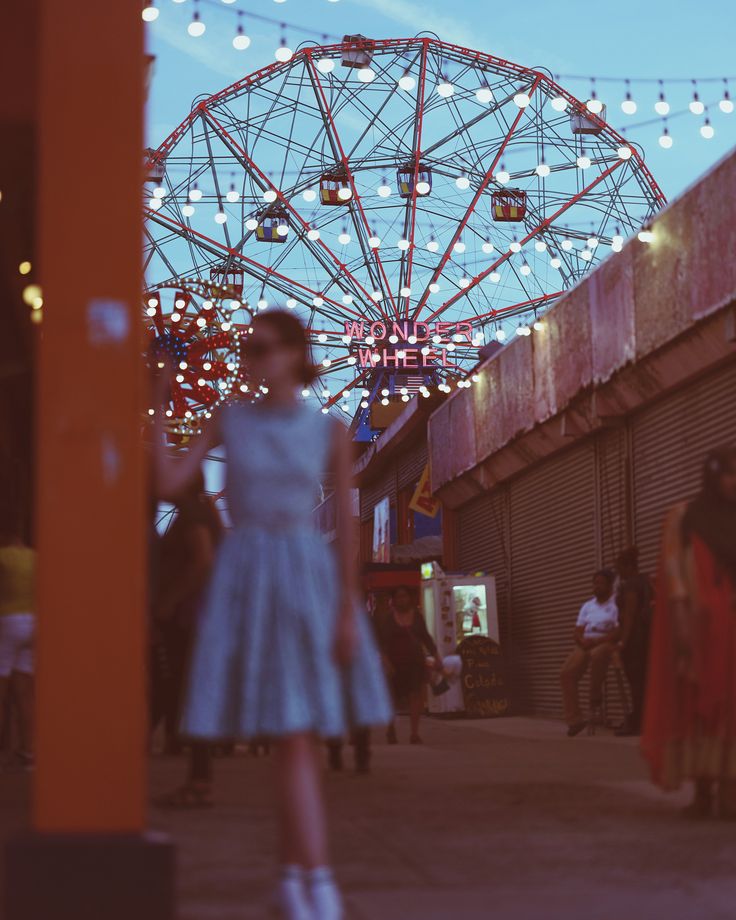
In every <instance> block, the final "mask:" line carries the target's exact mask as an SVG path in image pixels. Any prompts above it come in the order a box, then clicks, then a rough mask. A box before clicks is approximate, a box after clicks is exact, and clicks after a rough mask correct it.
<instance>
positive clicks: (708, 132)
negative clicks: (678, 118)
mask: <svg viewBox="0 0 736 920" xmlns="http://www.w3.org/2000/svg"><path fill="white" fill-rule="evenodd" d="M715 133H716V132H715V130H714V128H713V125H712V124H711V123H710V122H709V121H708V119H706V120H705V124H704V125H702V126H701V128H700V134H701V137H704V138H705V139H706V140H707V141H709V140H710V139H711V138H712V137H713V135H714V134H715Z"/></svg>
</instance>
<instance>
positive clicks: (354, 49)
mask: <svg viewBox="0 0 736 920" xmlns="http://www.w3.org/2000/svg"><path fill="white" fill-rule="evenodd" d="M342 41H343V45H347V47H346V48H343V52H342V66H343V67H353V68H357V69H359V70H362V69H363V68H364V67H369V66H370V63H371V61H372V60H373V52H374V50H375V47H376V43H375V42H374V41H373V39H371V38H366V37H365V35H343V39H342Z"/></svg>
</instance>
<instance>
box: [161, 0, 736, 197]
mask: <svg viewBox="0 0 736 920" xmlns="http://www.w3.org/2000/svg"><path fill="white" fill-rule="evenodd" d="M156 5H157V6H158V7H159V9H160V15H159V17H158V19H157V20H156V21H155V22H154V23H152V24H150V25H149V26H148V27H147V28H148V36H149V47H150V50H151V51H152V52H153V53H154V54H155V55H156V65H155V72H154V79H153V85H152V91H151V96H150V100H149V110H148V138H149V143H150V144H151V146H157V145H158V144H159V143H160V142H161V141H162V140H163V139H164V138H165V137H166V135H167V134H168V133H169V132H170V131H171V130H172V129H173V128H174V127H175V126H176V125H177V124H178V123H179V122H180V121H181V120H182V119H183V118H184V117H185V115H186V113H187V112H188V111H189V109H190V107H191V104H192V101H193V100H194V99H195V98H196V97H198V96H201V95H203V94H204V95H209V94H211V93H213V92H216V91H218V90H220V89H222V88H223V87H225V86H227V85H229V84H230V83H232V82H234V81H235V80H236V79H238V77H240V76H242V75H244V74H246V73H249V72H251V71H253V70H256V69H258V68H259V67H262V66H264V65H265V64H268V63H270V62H271V61H272V60H273V52H274V49H275V48H276V47H277V46H278V44H279V38H280V30H279V27H278V25H277V24H276V23H274V24H270V23H266V22H262V21H258V20H255V19H250V18H249V15H248V14H249V13H253V14H256V15H260V16H266V17H271V18H273V19H274V20H284V21H286V22H288V23H294V24H296V25H301V26H304V27H307V28H312V29H314V30H315V31H316V32H318V33H320V32H324V33H327V34H329V35H330V36H333V35H342V34H344V33H352V32H362V33H363V34H365V35H369V36H371V37H376V38H399V37H407V36H410V35H414V34H416V33H418V32H420V31H430V32H435V33H437V34H438V35H439V37H440V38H442V39H443V40H446V41H451V42H455V43H458V44H463V45H465V46H467V47H470V48H477V49H480V50H483V51H488V52H490V53H492V54H494V55H498V56H499V57H504V58H506V59H508V60H511V61H514V62H516V63H519V64H523V65H528V66H530V67H535V66H541V67H545V68H547V69H549V70H550V71H552V72H553V73H555V74H558V73H559V74H585V75H596V76H598V77H606V76H616V77H619V76H620V77H621V78H624V77H629V78H632V79H633V78H636V77H647V78H654V79H660V78H668V77H669V78H679V79H681V80H685V81H687V80H689V79H691V78H693V77H717V78H721V77H724V76H733V75H736V63H734V55H733V45H734V40H736V3H734V2H733V0H701V2H698V3H695V2H693V0H686V2H679V3H673V2H672V0H646V2H642V0H617V2H616V3H613V2H609V3H606V4H601V3H598V4H596V3H593V2H587V0H557V2H554V3H552V2H547V0H527V2H525V3H523V4H519V3H512V2H506V3H493V4H490V3H486V2H481V0H452V2H444V0H443V2H440V0H424V2H419V0H338V2H329V0H286V2H283V3H275V2H273V0H235V3H232V4H227V5H226V4H225V3H223V2H218V0H200V2H199V4H198V5H199V10H200V16H201V19H202V21H203V22H205V24H206V26H207V31H206V32H205V34H204V35H203V36H202V37H200V38H192V37H190V36H189V35H188V34H187V31H186V29H187V25H188V23H189V22H190V20H191V17H192V13H193V10H194V8H195V7H194V0H184V2H178V3H177V2H174V0H156ZM237 10H242V11H243V13H244V17H243V21H244V26H245V30H246V32H247V34H248V35H249V36H250V37H251V39H252V44H251V46H250V48H248V49H247V50H246V51H236V50H235V49H233V48H232V45H231V40H232V36H233V35H234V33H235V29H236V25H237V21H238V16H237V13H236V11H237ZM286 38H287V41H288V44H289V46H290V47H292V48H296V47H297V46H298V45H299V43H300V42H302V41H304V40H306V39H309V38H313V39H315V40H318V39H319V36H318V35H315V36H308V35H305V34H303V33H300V32H296V31H294V30H293V29H292V30H289V29H287V31H286ZM560 82H561V83H562V84H563V85H564V86H565V87H566V88H568V89H569V90H570V91H571V92H573V93H574V94H575V95H577V96H578V97H581V98H587V97H588V96H589V94H590V81H589V80H587V79H583V80H580V79H567V78H564V77H562V78H561V79H560ZM597 89H598V96H599V97H600V98H601V99H602V100H603V101H605V102H607V103H609V112H608V121H609V122H610V123H611V124H612V125H613V127H615V128H617V129H619V130H620V129H623V128H629V127H630V126H634V125H637V124H639V123H640V122H642V121H647V120H650V119H655V120H656V122H655V123H654V124H652V125H651V126H648V127H642V128H634V127H630V130H628V131H626V132H625V133H626V134H627V136H628V137H629V138H630V139H631V140H633V141H636V142H638V143H640V144H642V145H643V146H644V149H645V151H646V158H647V162H648V164H649V166H650V168H651V170H652V172H653V173H654V175H655V177H656V178H657V180H658V181H659V183H660V185H661V186H662V188H663V190H664V191H665V194H666V195H667V196H668V197H670V198H671V197H673V196H675V195H677V194H678V193H679V192H681V191H682V190H683V189H684V188H685V187H687V186H688V185H689V184H690V183H691V182H693V181H694V180H695V179H696V178H697V177H698V176H699V175H701V174H702V173H703V172H704V171H705V170H706V169H708V167H709V166H711V165H712V164H713V163H714V162H716V161H717V160H718V159H719V158H720V157H721V156H723V155H724V154H725V153H726V152H728V151H729V150H730V149H731V148H732V147H733V146H734V144H735V143H736V112H734V113H733V114H731V115H727V114H724V113H722V112H721V111H720V110H719V108H718V105H717V103H718V100H719V99H720V98H721V96H722V90H723V84H722V83H721V82H718V83H710V84H708V83H704V84H702V85H701V86H699V87H698V89H699V92H700V98H701V99H702V100H703V102H705V103H706V104H709V103H710V104H711V105H710V107H709V111H708V114H709V116H710V118H711V121H712V124H713V127H714V129H715V136H714V137H713V139H711V140H704V139H703V138H702V137H701V136H700V133H699V128H700V126H701V125H702V123H703V116H700V117H697V116H695V115H692V114H690V113H689V112H687V114H683V115H677V114H676V113H677V112H679V111H680V110H683V109H685V110H686V109H687V105H688V102H689V101H690V99H691V98H692V92H693V88H692V86H691V85H690V84H689V83H688V82H684V83H666V84H665V91H666V93H667V98H668V100H669V101H670V103H671V105H672V113H671V116H670V120H669V130H670V134H671V135H672V137H673V139H674V146H673V147H672V148H671V149H670V150H668V151H665V150H662V149H661V148H660V147H659V145H658V142H657V139H658V137H659V135H660V133H661V128H662V123H661V119H657V116H656V115H655V113H654V111H653V108H652V107H653V104H654V102H655V101H656V99H657V94H658V91H659V88H658V86H657V85H656V84H643V83H637V82H635V80H634V81H633V82H632V86H631V90H632V96H633V97H634V99H635V100H636V101H637V103H638V105H639V108H638V111H637V113H636V114H635V115H633V116H627V115H624V114H623V113H622V112H621V109H620V102H621V100H622V99H623V98H624V94H625V85H624V84H623V82H619V83H608V82H599V84H598V87H597ZM731 92H732V94H733V95H735V96H736V80H734V81H733V83H732V85H731Z"/></svg>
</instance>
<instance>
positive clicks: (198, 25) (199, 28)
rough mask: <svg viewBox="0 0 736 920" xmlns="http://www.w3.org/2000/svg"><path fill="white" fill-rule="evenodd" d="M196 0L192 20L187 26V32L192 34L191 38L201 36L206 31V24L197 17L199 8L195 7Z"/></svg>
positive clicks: (195, 4)
mask: <svg viewBox="0 0 736 920" xmlns="http://www.w3.org/2000/svg"><path fill="white" fill-rule="evenodd" d="M197 2H198V0H194V13H193V14H192V21H191V22H190V23H189V25H188V26H187V32H188V33H189V34H190V35H191V36H192V38H201V36H202V35H204V33H205V32H206V31H207V26H206V25H205V24H204V23H203V22H202V21H201V20H200V18H199V9H198V8H197Z"/></svg>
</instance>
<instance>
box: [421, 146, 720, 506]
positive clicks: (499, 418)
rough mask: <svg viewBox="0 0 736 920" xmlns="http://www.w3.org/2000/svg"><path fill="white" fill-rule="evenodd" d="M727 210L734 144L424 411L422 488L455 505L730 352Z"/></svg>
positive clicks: (664, 390)
mask: <svg viewBox="0 0 736 920" xmlns="http://www.w3.org/2000/svg"><path fill="white" fill-rule="evenodd" d="M735 216H736V152H734V153H732V154H731V155H729V156H728V157H726V158H725V159H724V160H723V161H721V162H720V163H719V164H717V165H716V166H715V167H714V168H713V169H712V170H711V171H710V172H709V173H708V174H707V175H706V176H705V177H704V178H703V179H702V180H701V181H700V182H698V183H697V184H696V185H695V186H693V187H692V188H691V189H689V190H688V191H687V192H686V193H685V194H684V195H683V196H682V197H680V198H679V199H677V200H676V201H675V202H673V203H672V204H671V205H670V206H669V207H668V208H666V209H665V210H664V211H663V212H662V213H661V214H660V215H658V217H657V219H656V221H655V222H654V226H653V230H654V234H655V238H654V242H653V243H649V244H647V243H642V242H640V241H639V240H638V239H633V240H631V241H629V242H628V243H627V244H626V246H625V247H624V249H623V251H622V252H620V253H614V254H612V255H611V256H610V257H609V258H608V259H607V260H606V261H605V262H603V263H602V264H601V265H600V266H599V267H598V268H597V269H596V270H595V271H594V272H592V273H591V275H590V276H589V277H588V278H586V279H585V280H584V281H583V282H581V283H580V284H579V285H578V286H577V287H575V288H574V289H573V290H571V291H569V292H568V293H567V294H566V295H565V296H564V297H562V298H561V299H560V300H559V301H558V303H557V304H555V306H554V307H553V308H552V309H551V310H550V311H549V312H548V313H547V314H546V316H545V320H544V328H543V329H542V330H540V331H538V332H533V333H532V335H531V336H529V337H525V338H517V339H515V340H514V341H513V342H511V343H510V344H509V345H507V346H506V347H505V348H504V349H503V350H502V351H501V352H499V353H498V354H496V355H495V356H494V357H492V358H491V359H490V360H489V361H488V362H486V364H485V365H483V366H482V367H481V368H480V369H479V371H478V377H479V380H478V382H477V383H475V384H474V385H473V387H471V388H469V389H465V390H458V391H457V392H456V393H455V394H453V396H452V397H451V398H450V399H448V400H446V401H445V402H444V403H443V404H442V405H441V406H440V407H439V408H438V409H437V410H436V411H435V412H434V414H433V415H432V416H431V418H430V421H429V447H430V457H431V469H432V488H433V491H435V492H437V493H438V494H439V495H440V497H442V498H443V500H444V501H446V502H447V503H448V504H449V505H451V506H457V505H459V504H462V503H463V502H464V501H466V500H467V499H469V498H471V497H472V495H473V494H474V493H475V492H477V491H478V490H479V489H484V488H489V487H490V486H491V485H493V484H494V483H496V482H498V481H500V480H502V479H503V478H505V477H506V476H510V475H513V474H514V473H515V472H517V471H518V470H519V469H521V468H523V467H524V466H526V465H528V464H529V463H532V462H534V461H535V460H537V459H540V458H541V457H543V456H546V455H549V454H550V453H552V452H554V451H555V450H557V449H559V448H561V447H563V446H566V445H567V444H569V443H571V441H570V439H571V438H574V437H576V436H582V435H584V434H586V433H588V432H589V431H591V430H593V429H594V428H595V427H596V426H600V425H602V424H605V421H606V419H608V418H610V417H612V416H616V415H619V414H622V413H623V412H625V411H630V410H631V409H632V408H635V407H636V406H638V405H641V404H643V403H644V402H647V401H648V400H651V399H653V398H655V397H656V396H658V395H660V394H661V393H663V392H666V391H667V390H668V389H670V388H672V387H673V386H676V385H677V384H679V383H681V382H683V381H684V380H686V379H687V378H688V377H689V376H693V375H695V374H697V373H699V372H701V371H703V370H705V369H706V368H707V367H710V366H712V365H713V363H717V362H718V361H720V360H726V359H728V357H729V355H734V354H736V347H735V346H734V341H733V339H734V331H733V315H732V313H733V311H732V309H731V308H730V305H732V304H733V303H734V302H735V301H736V259H734V258H733V257H732V255H731V254H732V253H734V252H736V220H735V219H734V217H735ZM448 446H451V447H450V449H448Z"/></svg>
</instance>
